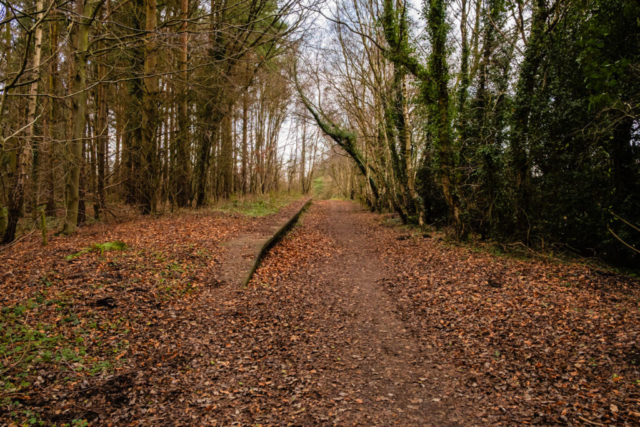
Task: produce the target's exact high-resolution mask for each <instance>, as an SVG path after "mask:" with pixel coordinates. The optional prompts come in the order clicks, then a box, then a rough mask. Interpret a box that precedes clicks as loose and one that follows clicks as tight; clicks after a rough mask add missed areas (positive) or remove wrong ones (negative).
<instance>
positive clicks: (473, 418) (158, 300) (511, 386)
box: [0, 201, 640, 426]
mask: <svg viewBox="0 0 640 427" xmlns="http://www.w3.org/2000/svg"><path fill="white" fill-rule="evenodd" d="M290 209H293V207H292V208H290ZM285 214H286V211H284V212H283V213H282V214H281V215H285ZM382 218H383V217H382V216H380V215H377V214H372V213H369V212H365V211H364V210H362V209H361V208H359V207H357V205H355V204H353V203H351V202H346V201H322V202H316V203H314V205H312V207H311V208H310V210H309V211H308V212H307V213H306V214H305V215H304V216H303V217H302V219H301V222H300V223H299V224H298V225H297V226H296V227H295V228H294V229H293V230H292V231H291V232H290V233H289V235H287V237H286V238H284V239H283V240H282V241H281V242H279V243H278V244H277V245H276V246H274V247H273V248H272V250H271V251H270V252H269V253H268V255H267V256H266V257H265V259H264V261H263V263H262V265H261V266H260V267H259V268H258V270H257V272H256V274H255V276H254V278H253V279H252V281H251V283H250V284H249V286H248V287H247V288H242V287H238V286H233V285H229V284H228V283H225V282H223V281H221V280H219V278H220V275H221V271H222V270H221V267H220V260H222V259H224V256H225V255H224V253H225V248H224V246H221V243H222V242H224V241H229V240H232V239H233V238H237V237H238V236H241V235H242V234H243V233H247V232H250V231H251V230H255V229H260V227H263V226H264V224H266V223H267V222H264V223H263V225H260V221H263V220H255V221H254V220H252V221H250V222H249V223H246V222H243V221H241V220H239V219H237V218H236V219H230V218H228V217H220V216H219V215H202V216H194V217H192V218H190V219H189V220H185V221H184V222H183V221H182V220H179V222H178V223H177V224H175V223H173V222H166V223H164V227H174V228H175V229H176V230H178V229H182V231H185V230H189V231H190V233H189V235H190V236H191V237H190V242H188V243H184V242H183V241H180V240H179V239H178V236H172V237H168V236H167V234H166V233H164V234H163V231H162V230H163V227H160V228H158V229H157V230H156V231H155V232H154V233H153V236H154V237H153V238H151V237H141V238H138V239H137V241H136V245H138V249H137V250H136V251H135V252H134V251H130V252H128V253H126V254H123V255H119V256H118V255H116V254H114V253H105V254H104V255H103V256H99V255H98V254H93V253H92V254H87V255H85V256H84V257H85V258H83V259H84V260H85V261H80V260H78V261H73V262H70V263H69V262H66V261H65V262H61V261H56V262H55V263H53V264H51V263H49V264H47V263H44V262H40V261H38V262H37V265H38V266H39V267H38V268H40V269H41V271H40V272H39V273H38V274H36V272H35V271H31V272H30V273H28V272H26V271H28V270H29V268H24V269H23V270H21V271H18V268H17V267H16V265H18V264H17V263H18V257H19V255H22V256H24V255H25V254H27V253H31V252H29V251H27V250H26V248H25V247H22V246H20V247H18V248H17V249H14V251H16V252H15V253H12V255H11V256H10V257H9V258H10V260H11V261H12V264H11V265H12V266H13V267H12V271H13V272H12V273H11V274H12V275H11V276H8V275H6V274H5V276H4V277H5V278H7V277H9V278H10V279H11V280H15V281H16V282H14V283H22V282H21V281H20V280H18V278H19V277H22V276H24V279H22V280H24V283H25V285H27V283H28V285H27V287H28V289H30V290H25V291H24V292H35V291H36V290H37V289H39V288H38V286H40V285H39V283H40V282H41V280H42V279H41V278H40V276H41V275H42V272H43V271H45V272H50V271H51V269H55V271H56V273H55V274H52V273H47V276H46V280H49V281H51V282H52V283H51V284H50V285H47V286H49V288H48V289H57V290H59V291H60V292H64V291H66V292H67V293H69V294H70V293H71V292H72V291H73V295H69V299H68V301H72V302H73V304H74V305H72V306H71V307H69V306H68V305H62V306H60V305H58V308H56V310H53V309H50V308H49V307H50V306H47V305H46V304H43V305H41V306H38V307H36V308H33V309H31V311H27V318H26V319H25V318H24V317H20V318H19V321H20V323H21V324H23V325H31V326H32V327H33V328H36V326H35V322H36V320H34V319H37V321H38V322H41V321H43V320H47V321H48V322H49V323H50V324H51V325H53V326H52V328H53V329H51V330H52V331H53V330H55V331H60V333H61V334H62V335H65V336H67V335H68V336H71V338H73V337H76V336H77V337H84V340H85V342H86V343H88V345H87V349H86V353H87V356H86V357H85V359H78V361H73V360H70V361H68V363H67V362H65V363H67V365H68V368H69V369H65V364H62V368H60V366H58V365H56V366H55V367H54V366H53V365H50V364H49V365H47V364H42V363H41V364H40V365H37V366H36V367H35V368H33V370H32V371H30V372H28V373H27V374H28V375H27V379H28V380H29V381H30V382H33V384H34V385H32V386H30V387H31V388H28V389H25V390H23V391H9V392H4V394H2V392H0V398H3V397H7V396H8V397H9V398H10V399H12V400H13V401H14V403H13V404H11V405H8V406H4V407H3V408H4V409H6V412H4V413H0V424H2V423H3V422H6V423H7V424H10V423H11V422H12V420H17V419H20V415H10V411H13V412H14V414H15V413H16V411H23V412H20V413H21V414H24V410H29V411H32V412H33V413H36V414H39V415H38V416H39V417H40V419H41V420H43V422H44V423H45V424H47V425H51V424H54V423H55V424H57V425H61V424H62V423H71V422H72V421H73V420H87V421H88V422H89V424H91V425H149V426H164V425H166V426H174V425H185V426H186V425H220V426H228V425H241V426H255V425H263V426H267V425H283V426H285V425H291V426H306V425H340V426H351V425H381V426H386V425H399V426H405V425H407V426H411V425H415V426H429V425H432V426H447V425H460V426H473V425H524V424H534V425H556V424H568V425H637V424H638V420H640V410H639V409H640V406H639V403H638V397H639V396H640V395H639V393H638V382H639V380H640V375H639V373H638V368H637V364H638V363H640V356H639V355H638V353H637V352H636V349H637V348H638V347H637V344H636V342H637V341H636V340H637V336H638V332H639V331H640V327H639V325H640V315H639V313H640V311H639V309H638V307H639V305H638V301H640V290H639V289H638V283H637V282H636V281H633V280H631V279H628V278H625V277H622V276H615V275H606V274H604V273H602V272H597V271H595V270H591V269H589V268H587V267H583V266H579V265H570V264H551V263H548V262H540V261H531V260H528V261H518V260H514V259H509V258H499V257H496V256H493V255H490V254H487V253H476V252H473V251H471V250H470V249H468V248H465V247H456V246H450V245H448V244H446V243H445V242H442V241H436V239H430V238H424V237H422V234H421V233H416V234H414V233H413V232H411V231H407V230H403V229H401V228H399V227H396V226H393V227H389V226H386V225H385V223H384V222H382V221H381V219H382ZM155 224H156V225H157V223H155ZM225 225H229V226H233V229H232V230H226V229H225ZM128 227H129V228H127V229H129V230H133V229H136V226H135V225H132V226H128ZM138 228H139V225H138ZM154 230H155V228H154ZM216 230H218V231H216ZM225 230H226V231H225ZM116 235H118V233H116V232H115V231H114V232H112V233H111V234H109V238H113V237H114V236H116ZM207 235H210V236H215V238H214V239H215V240H213V241H208V240H207V237H206V236H207ZM145 236H146V235H145ZM104 237H105V238H106V236H104ZM78 239H80V238H79V237H78ZM154 239H155V240H156V241H158V240H159V241H161V242H163V244H165V245H167V249H166V250H165V251H164V252H166V253H164V255H163V256H164V257H165V258H167V259H163V261H161V262H160V261H157V260H156V258H157V254H155V255H153V254H151V253H149V254H147V251H144V250H141V249H140V247H142V246H143V244H144V242H146V241H149V242H150V243H149V244H150V245H151V242H152V241H153V240H154ZM69 241H71V242H73V241H74V240H73V239H72V240H64V239H60V241H59V242H69ZM59 242H58V243H56V241H55V240H54V243H53V244H54V247H57V246H55V245H63V243H59ZM170 242H174V244H176V248H174V249H173V250H171V251H170V248H172V247H173V246H172V245H171V244H170ZM178 242H181V244H180V245H177V243H178ZM207 242H209V243H207ZM77 244H78V242H76V245H77ZM66 245H67V246H68V245H71V246H73V244H71V243H68V244H66ZM207 245H208V246H207ZM67 246H64V250H63V249H59V251H60V252H61V253H68V252H69V251H70V247H67ZM200 246H203V247H205V248H208V249H207V250H208V251H209V252H207V253H206V254H202V253H201V250H202V249H201V248H200ZM151 247H152V248H154V249H155V250H157V249H158V246H157V245H153V246H151ZM20 248H22V249H20ZM21 251H22V252H21ZM148 252H150V249H149V250H148ZM29 256H30V257H31V258H30V259H33V260H34V261H36V260H37V259H38V258H37V256H35V255H33V254H32V255H29ZM12 257H13V258H12ZM173 259H175V262H174V263H177V264H179V266H180V269H179V270H177V271H176V270H174V269H173V268H170V269H164V270H163V269H162V268H164V267H163V266H164V265H165V264H166V263H168V262H169V261H171V260H173ZM87 261H90V264H87V263H86V262H87ZM174 263H172V264H171V265H173V264H174ZM161 267H162V268H161ZM94 271H97V272H99V273H100V275H98V276H96V274H95V273H94ZM169 273H171V274H169ZM117 275H120V276H117ZM172 275H175V277H174V278H173V279H172V280H173V281H174V282H172V283H173V286H174V288H172V289H174V290H173V291H172V292H173V293H171V295H167V292H168V291H164V290H163V289H164V288H163V287H160V285H159V284H157V283H156V282H155V281H159V280H160V278H161V277H160V276H162V278H164V279H170V278H171V277H173V276H172ZM203 275H204V276H206V277H204V276H203ZM116 276H117V277H116ZM29 277H33V279H32V281H31V282H26V280H27V279H28V278H29ZM133 279H136V280H133ZM105 281H107V282H108V283H107V284H106V285H105V284H104V282H105ZM98 282H99V283H100V286H99V287H97V288H96V287H95V286H94V285H95V284H96V283H98ZM163 283H165V282H163ZM193 283H195V284H196V286H195V287H194V285H193ZM3 286H4V285H3ZM14 286H16V285H15V284H14ZM5 289H7V287H5ZM50 293H53V291H50ZM76 293H79V296H78V295H76ZM174 293H178V294H179V295H174ZM97 296H113V297H114V299H115V301H116V302H117V305H116V306H115V307H97V306H96V305H95V298H97ZM169 296H172V298H169ZM49 297H50V296H49ZM74 298H75V299H74ZM9 299H10V300H16V297H15V296H7V295H6V294H5V300H9ZM56 301H57V300H56ZM54 307H55V306H54ZM49 312H51V313H49ZM23 316H24V315H23ZM47 316H49V317H47ZM56 316H57V317H56ZM65 316H68V318H71V317H73V316H75V317H77V318H78V319H80V320H79V323H78V324H77V325H76V326H70V325H73V324H74V323H64V322H65V321H66V319H67V318H66V317H65ZM91 319H94V320H95V321H96V322H98V327H97V328H95V329H91V331H94V330H95V332H90V333H89V332H87V331H86V330H85V329H86V328H88V326H87V322H88V321H89V320H91ZM12 327H15V326H12ZM38 327H40V326H38ZM73 328H75V329H73ZM82 328H85V329H82ZM74 334H75V335H74ZM105 351H108V352H109V353H110V354H116V355H117V356H116V357H117V359H116V360H113V359H114V358H111V359H108V360H110V361H112V362H113V365H114V366H115V368H111V369H110V370H107V369H105V370H104V371H103V372H102V373H100V372H99V371H98V372H97V373H96V372H91V373H90V372H86V371H85V370H83V364H84V365H88V364H89V362H90V361H91V360H93V359H92V358H95V359H96V360H105V359H104V358H105V356H104V354H105ZM3 369H6V368H2V369H0V373H2V374H4V372H3V371H2V370H3ZM11 369H12V368H11V367H9V371H11ZM65 377H66V378H67V379H65ZM5 388H6V387H5Z"/></svg>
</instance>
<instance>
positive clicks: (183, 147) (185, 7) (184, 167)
mask: <svg viewBox="0 0 640 427" xmlns="http://www.w3.org/2000/svg"><path fill="white" fill-rule="evenodd" d="M180 6H181V8H180V11H181V18H182V24H181V25H180V80H181V82H180V83H181V86H180V92H181V93H180V100H179V102H178V132H179V133H178V141H177V142H178V147H177V150H176V151H177V152H176V155H177V162H176V163H177V169H176V170H175V173H176V174H177V175H178V176H177V178H176V189H175V192H176V201H177V204H178V206H180V207H185V206H187V205H188V204H189V201H190V200H191V186H190V184H189V179H190V178H189V175H190V172H189V171H190V165H189V153H188V149H189V115H188V114H189V86H188V80H189V74H188V72H187V61H188V34H187V19H188V17H189V0H181V2H180Z"/></svg>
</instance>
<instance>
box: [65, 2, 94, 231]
mask: <svg viewBox="0 0 640 427" xmlns="http://www.w3.org/2000/svg"><path fill="white" fill-rule="evenodd" d="M95 7H96V0H79V1H78V3H77V11H78V15H80V17H81V18H80V22H79V23H78V24H76V25H74V26H73V35H72V38H73V44H74V46H75V52H74V62H75V76H74V79H73V93H74V96H73V105H72V110H73V111H72V115H73V121H74V122H73V135H72V140H71V141H70V142H68V143H67V146H66V150H67V159H68V161H69V166H68V172H67V182H66V197H67V214H66V217H65V221H64V227H63V229H62V233H63V234H67V235H68V234H71V233H73V232H75V231H76V226H77V223H78V205H79V201H80V194H79V191H80V172H81V168H82V146H83V137H84V132H85V126H86V122H85V112H86V108H87V91H86V89H87V56H88V54H89V50H88V49H89V29H90V26H91V17H92V15H93V13H94V9H95Z"/></svg>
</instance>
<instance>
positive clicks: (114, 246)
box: [64, 240, 127, 261]
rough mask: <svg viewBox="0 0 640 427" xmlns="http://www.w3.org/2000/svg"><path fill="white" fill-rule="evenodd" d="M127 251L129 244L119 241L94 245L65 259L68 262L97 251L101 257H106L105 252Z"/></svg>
mask: <svg viewBox="0 0 640 427" xmlns="http://www.w3.org/2000/svg"><path fill="white" fill-rule="evenodd" d="M125 249H127V244H126V243H124V242H121V241H119V240H116V241H115V242H106V243H96V244H93V245H91V246H89V247H86V248H84V249H82V250H81V251H80V252H77V253H75V254H71V255H67V256H66V257H65V258H64V259H66V260H67V261H71V260H74V259H76V258H78V257H79V256H82V255H84V254H86V253H89V252H92V251H95V252H100V255H104V253H105V252H109V251H124V250H125Z"/></svg>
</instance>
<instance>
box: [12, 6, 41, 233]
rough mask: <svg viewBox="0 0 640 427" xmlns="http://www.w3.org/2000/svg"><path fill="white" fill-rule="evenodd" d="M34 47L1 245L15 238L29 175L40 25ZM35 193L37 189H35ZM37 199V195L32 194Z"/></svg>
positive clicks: (38, 70) (38, 75)
mask: <svg viewBox="0 0 640 427" xmlns="http://www.w3.org/2000/svg"><path fill="white" fill-rule="evenodd" d="M43 8H44V1H43V0H38V1H37V3H36V9H37V10H38V12H42V13H44V12H43ZM34 39H35V46H34V51H33V69H34V70H35V79H34V80H35V81H34V82H33V83H31V85H30V87H29V111H28V113H27V135H26V138H24V139H22V138H21V139H19V141H22V142H18V157H17V162H16V169H15V175H14V180H15V181H14V184H13V189H12V191H11V192H10V195H9V203H8V212H7V216H8V217H7V227H6V230H5V233H4V237H3V239H2V243H10V242H12V241H13V240H14V239H15V237H16V230H17V228H18V218H19V217H20V214H21V213H22V211H23V209H24V193H25V187H26V185H27V174H28V173H29V163H30V160H31V153H32V147H33V145H34V142H35V132H34V129H35V121H36V108H37V106H38V97H37V94H38V83H39V81H40V54H41V52H42V24H40V25H38V26H37V27H36V29H35V38H34ZM36 192H37V187H36ZM34 197H37V194H34ZM36 203H37V202H36Z"/></svg>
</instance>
